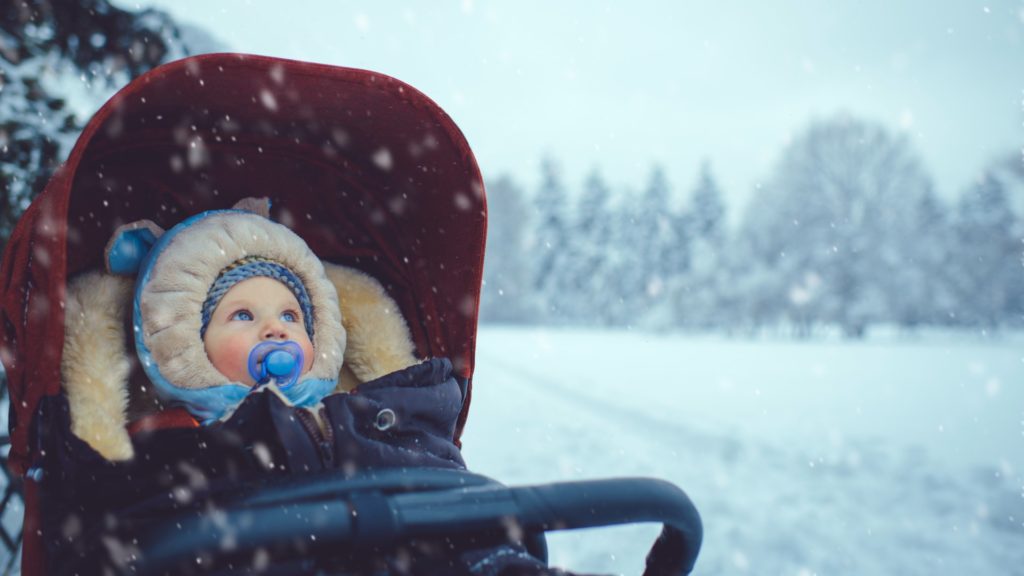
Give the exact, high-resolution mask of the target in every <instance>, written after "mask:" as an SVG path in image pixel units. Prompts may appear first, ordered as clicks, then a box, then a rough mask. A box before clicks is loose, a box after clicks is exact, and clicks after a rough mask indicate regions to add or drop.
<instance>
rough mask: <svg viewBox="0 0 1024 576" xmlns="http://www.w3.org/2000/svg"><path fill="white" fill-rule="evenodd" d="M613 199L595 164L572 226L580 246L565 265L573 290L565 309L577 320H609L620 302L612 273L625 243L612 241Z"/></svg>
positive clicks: (586, 181)
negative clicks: (618, 244) (615, 243)
mask: <svg viewBox="0 0 1024 576" xmlns="http://www.w3.org/2000/svg"><path fill="white" fill-rule="evenodd" d="M610 199H611V190H610V188H609V187H608V184H607V183H606V182H605V181H604V178H602V177H601V173H600V172H599V171H598V170H597V169H596V168H595V169H594V170H592V171H591V172H590V174H588V175H587V177H586V180H585V181H584V183H583V193H582V194H581V195H580V197H579V200H578V202H577V205H576V210H575V215H576V217H575V221H574V225H573V226H572V230H573V234H574V235H575V241H574V244H575V245H576V250H575V251H574V252H573V254H574V257H573V258H572V259H570V260H569V261H568V262H566V265H565V274H566V279H567V282H566V284H567V288H568V290H569V291H570V292H571V294H573V297H572V298H569V299H568V300H567V301H566V302H565V307H566V310H565V311H566V315H567V317H568V318H570V319H571V320H572V321H573V322H574V323H576V324H589V325H602V324H608V323H610V322H611V315H610V311H611V310H612V309H613V308H614V307H615V306H617V305H618V301H619V294H618V293H617V292H616V291H615V289H614V287H615V282H614V278H613V276H612V274H613V267H614V266H615V265H616V264H617V263H618V261H619V258H618V257H617V255H618V254H620V253H621V250H620V249H621V247H617V246H614V245H613V244H612V234H613V230H612V228H613V221H612V219H613V218H614V215H613V214H612V213H611V212H610V204H609V202H610Z"/></svg>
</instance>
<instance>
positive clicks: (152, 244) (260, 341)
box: [107, 200, 415, 424]
mask: <svg viewBox="0 0 1024 576" xmlns="http://www.w3.org/2000/svg"><path fill="white" fill-rule="evenodd" d="M268 212H269V206H268V205H267V203H266V202H265V201H264V202H259V201H253V200H250V201H245V202H244V203H242V204H240V205H238V206H236V208H235V209H233V210H214V211H210V212H203V213H201V214H197V215H195V216H193V217H191V218H189V219H187V220H185V221H184V222H182V223H180V224H178V225H176V226H175V227H174V228H172V229H170V230H169V231H167V232H166V233H164V232H162V231H161V230H160V229H159V228H157V227H155V225H153V224H152V223H148V222H141V223H135V224H132V225H129V226H128V227H125V228H123V229H122V230H120V231H119V233H117V234H115V236H114V239H113V240H112V241H111V243H110V245H109V246H108V249H107V261H108V267H109V269H110V270H111V271H112V272H117V271H127V272H128V273H133V272H134V273H137V275H138V280H137V281H136V286H135V298H134V307H133V310H132V325H133V329H134V340H135V347H136V350H137V353H138V356H139V359H140V361H141V364H142V367H143V370H144V371H145V373H146V375H147V376H148V378H149V380H150V381H151V382H152V383H153V385H154V386H155V388H156V391H157V393H158V395H159V397H160V399H161V400H162V401H163V402H164V403H166V404H170V405H174V406H181V407H183V408H185V409H186V410H188V411H189V413H191V414H192V416H194V417H195V418H196V419H197V420H199V421H200V422H202V423H204V424H210V423H213V422H215V421H217V420H221V419H223V418H225V417H226V416H229V415H230V413H231V411H232V410H233V409H234V408H235V407H236V406H237V405H238V404H239V402H241V401H242V399H243V398H245V396H246V395H248V394H249V392H250V389H251V388H253V387H254V386H256V385H257V384H268V385H271V386H272V387H273V388H275V392H278V393H279V395H280V396H281V397H282V398H283V399H285V400H286V401H287V402H289V403H290V404H292V405H293V406H296V407H308V406H312V405H315V404H317V403H318V402H319V401H320V400H321V399H323V397H324V396H326V395H327V394H329V393H331V392H333V391H334V390H335V389H336V388H337V385H338V377H339V374H340V372H341V367H342V363H343V359H344V353H345V346H346V332H345V329H344V326H343V324H342V321H341V309H340V305H339V303H338V296H337V291H336V289H335V286H334V284H332V282H331V280H330V279H328V277H327V275H326V272H325V270H324V266H323V264H322V262H321V261H320V259H319V258H317V256H316V255H315V254H313V252H312V251H311V250H310V249H309V247H308V246H307V245H306V243H305V242H304V241H303V240H302V239H301V238H299V237H298V236H297V235H296V234H295V233H294V232H292V231H291V230H289V229H288V228H286V227H285V226H282V225H281V224H278V223H276V222H273V221H271V220H270V219H269V218H268V217H267V216H266V214H267V213H268ZM136 270H137V272H136ZM264 343H273V345H270V344H266V345H264ZM408 361H409V364H412V363H415V360H414V359H413V358H412V357H411V354H410V357H409V358H408ZM403 367H404V366H403Z"/></svg>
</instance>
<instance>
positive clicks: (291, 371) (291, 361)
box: [249, 340, 306, 388]
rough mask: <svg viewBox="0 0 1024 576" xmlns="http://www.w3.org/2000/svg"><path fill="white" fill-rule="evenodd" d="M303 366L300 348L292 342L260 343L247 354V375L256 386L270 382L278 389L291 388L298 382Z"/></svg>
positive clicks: (304, 359)
mask: <svg viewBox="0 0 1024 576" xmlns="http://www.w3.org/2000/svg"><path fill="white" fill-rule="evenodd" d="M305 364H306V358H305V356H304V355H303V353H302V347H301V346H299V345H298V343H296V342H293V341H292V340H285V341H284V342H276V341H273V340H268V341H266V342H260V343H259V344H257V345H255V346H253V348H252V350H251V351H250V352H249V375H250V376H252V378H253V380H255V381H256V385H257V386H262V385H264V384H267V383H269V382H270V381H271V380H273V381H274V383H275V384H277V386H278V388H284V387H285V386H291V385H292V384H294V383H296V382H298V380H299V375H300V374H302V367H303V366H305Z"/></svg>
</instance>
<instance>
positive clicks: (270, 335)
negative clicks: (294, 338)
mask: <svg viewBox="0 0 1024 576" xmlns="http://www.w3.org/2000/svg"><path fill="white" fill-rule="evenodd" d="M263 339H264V340H287V339H288V333H287V332H285V329H284V324H283V323H281V322H278V321H273V322H268V323H267V325H266V326H265V327H264V328H263Z"/></svg>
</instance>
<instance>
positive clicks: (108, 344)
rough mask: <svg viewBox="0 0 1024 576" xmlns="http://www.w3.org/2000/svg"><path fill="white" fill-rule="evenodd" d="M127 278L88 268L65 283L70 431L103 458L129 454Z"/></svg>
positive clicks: (129, 284) (65, 370) (65, 364)
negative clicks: (126, 331) (127, 426)
mask: <svg viewBox="0 0 1024 576" xmlns="http://www.w3.org/2000/svg"><path fill="white" fill-rule="evenodd" d="M131 295H132V281H131V280H130V279H128V278H123V277H121V276H113V275H110V274H104V273H101V272H89V273H87V274H84V275H82V276H78V277H76V278H75V279H74V280H72V281H71V282H70V283H69V285H68V290H67V301H66V304H65V308H64V353H63V356H62V357H61V362H60V368H61V374H62V375H63V377H64V393H65V394H66V395H67V398H68V404H69V405H70V406H71V431H72V432H74V434H75V435H76V436H78V437H79V438H81V439H82V440H85V441H86V442H88V443H89V445H90V446H92V447H93V448H94V449H95V450H96V451H97V452H99V453H100V454H102V455H103V457H105V458H106V459H108V460H127V459H129V458H131V457H132V455H133V451H132V443H131V440H130V439H129V438H128V431H127V430H126V429H125V424H126V422H125V420H126V418H127V416H126V412H127V409H128V371H129V369H130V364H129V361H128V351H127V347H126V342H127V339H126V334H125V319H126V316H127V314H128V308H129V306H128V305H129V302H130V301H131Z"/></svg>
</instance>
